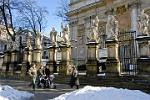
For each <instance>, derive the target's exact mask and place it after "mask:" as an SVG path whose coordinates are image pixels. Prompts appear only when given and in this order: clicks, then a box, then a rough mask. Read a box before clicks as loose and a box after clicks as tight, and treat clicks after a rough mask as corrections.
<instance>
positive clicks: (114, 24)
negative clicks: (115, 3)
mask: <svg viewBox="0 0 150 100" xmlns="http://www.w3.org/2000/svg"><path fill="white" fill-rule="evenodd" d="M106 34H107V39H111V40H118V38H117V37H118V21H117V20H116V18H115V17H114V16H113V15H108V20H107V24H106Z"/></svg>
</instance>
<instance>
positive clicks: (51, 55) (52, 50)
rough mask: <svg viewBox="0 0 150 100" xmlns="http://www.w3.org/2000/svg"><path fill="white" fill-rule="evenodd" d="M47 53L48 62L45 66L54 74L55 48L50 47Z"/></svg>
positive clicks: (55, 67)
mask: <svg viewBox="0 0 150 100" xmlns="http://www.w3.org/2000/svg"><path fill="white" fill-rule="evenodd" d="M48 51H49V61H48V63H47V66H48V67H49V70H50V72H51V73H54V72H56V69H57V66H56V46H51V47H49V48H48Z"/></svg>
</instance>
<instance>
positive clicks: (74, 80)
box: [70, 67, 79, 89]
mask: <svg viewBox="0 0 150 100" xmlns="http://www.w3.org/2000/svg"><path fill="white" fill-rule="evenodd" d="M74 85H75V86H76V88H77V89H78V88H79V78H78V71H77V69H76V67H72V74H71V79H70V87H71V88H73V86H74Z"/></svg>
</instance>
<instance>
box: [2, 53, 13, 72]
mask: <svg viewBox="0 0 150 100" xmlns="http://www.w3.org/2000/svg"><path fill="white" fill-rule="evenodd" d="M10 63H11V52H10V51H6V52H4V62H3V66H5V68H4V69H3V72H4V73H5V74H6V75H7V74H8V72H9V66H10Z"/></svg>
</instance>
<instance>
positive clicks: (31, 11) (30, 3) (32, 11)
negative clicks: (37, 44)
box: [18, 0, 48, 35]
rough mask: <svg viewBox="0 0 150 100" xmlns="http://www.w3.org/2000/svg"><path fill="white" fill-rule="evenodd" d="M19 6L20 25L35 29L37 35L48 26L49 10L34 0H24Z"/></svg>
mask: <svg viewBox="0 0 150 100" xmlns="http://www.w3.org/2000/svg"><path fill="white" fill-rule="evenodd" d="M19 6H20V7H19V9H18V11H19V14H18V15H19V16H18V18H20V19H19V23H20V24H19V25H20V26H22V27H23V28H26V29H29V30H31V31H33V32H34V34H35V35H36V34H37V32H42V30H43V29H44V28H45V26H46V22H47V21H46V15H47V14H48V11H47V10H46V9H45V8H43V7H40V6H38V5H37V4H36V2H35V1H34V0H24V1H23V2H22V3H20V5H19Z"/></svg>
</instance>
